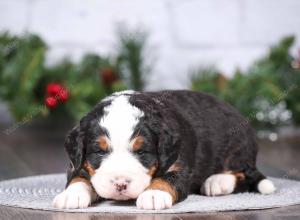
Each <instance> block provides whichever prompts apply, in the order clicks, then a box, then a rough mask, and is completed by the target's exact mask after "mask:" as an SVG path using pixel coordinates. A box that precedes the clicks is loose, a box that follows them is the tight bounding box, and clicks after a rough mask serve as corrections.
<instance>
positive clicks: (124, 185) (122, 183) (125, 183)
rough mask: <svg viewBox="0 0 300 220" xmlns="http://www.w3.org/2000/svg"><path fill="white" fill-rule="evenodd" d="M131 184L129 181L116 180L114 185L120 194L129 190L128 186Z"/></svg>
mask: <svg viewBox="0 0 300 220" xmlns="http://www.w3.org/2000/svg"><path fill="white" fill-rule="evenodd" d="M130 182H131V180H129V179H119V178H118V179H115V180H114V181H113V184H114V186H115V188H116V190H117V191H118V192H122V191H125V190H126V189H127V186H128V184H129V183H130Z"/></svg>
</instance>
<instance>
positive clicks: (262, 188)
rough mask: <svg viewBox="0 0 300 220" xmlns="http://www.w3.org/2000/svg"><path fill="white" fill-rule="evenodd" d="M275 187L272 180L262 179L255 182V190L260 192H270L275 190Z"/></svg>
mask: <svg viewBox="0 0 300 220" xmlns="http://www.w3.org/2000/svg"><path fill="white" fill-rule="evenodd" d="M275 190H276V188H275V186H274V184H273V182H272V181H271V180H269V179H262V180H260V181H259V182H258V184H257V191H258V192H260V193H261V194H271V193H273V192H275Z"/></svg>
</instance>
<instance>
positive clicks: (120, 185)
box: [115, 183, 127, 192]
mask: <svg viewBox="0 0 300 220" xmlns="http://www.w3.org/2000/svg"><path fill="white" fill-rule="evenodd" d="M115 187H116V190H117V191H118V192H122V191H124V190H126V189H127V183H116V184H115Z"/></svg>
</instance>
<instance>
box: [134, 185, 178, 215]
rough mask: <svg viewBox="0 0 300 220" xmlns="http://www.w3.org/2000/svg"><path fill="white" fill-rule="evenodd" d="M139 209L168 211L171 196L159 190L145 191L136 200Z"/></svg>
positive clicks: (170, 204)
mask: <svg viewBox="0 0 300 220" xmlns="http://www.w3.org/2000/svg"><path fill="white" fill-rule="evenodd" d="M136 206H137V207H138V208H139V209H155V210H160V209H168V208H171V206H172V196H171V195H170V194H169V193H167V192H164V191H161V190H152V189H150V190H146V191H145V192H142V193H141V194H140V195H139V197H138V198H137V200H136Z"/></svg>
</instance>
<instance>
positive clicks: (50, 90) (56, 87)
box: [45, 83, 69, 108]
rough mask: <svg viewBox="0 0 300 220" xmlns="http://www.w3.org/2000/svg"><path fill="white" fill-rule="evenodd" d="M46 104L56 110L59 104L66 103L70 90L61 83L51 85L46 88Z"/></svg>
mask: <svg viewBox="0 0 300 220" xmlns="http://www.w3.org/2000/svg"><path fill="white" fill-rule="evenodd" d="M46 96H47V97H46V100H45V104H46V106H47V107H49V108H55V107H56V106H57V105H58V104H59V102H58V101H60V102H62V103H64V102H66V101H67V100H68V98H69V92H68V90H67V89H66V88H65V87H64V86H63V85H62V84H60V83H49V84H48V85H47V87H46Z"/></svg>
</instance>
